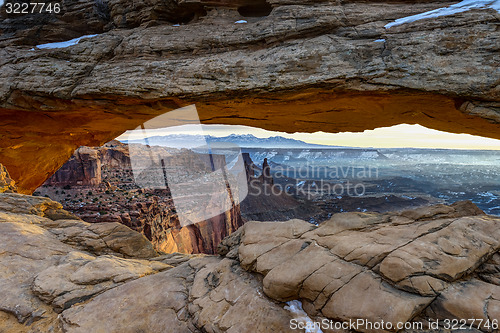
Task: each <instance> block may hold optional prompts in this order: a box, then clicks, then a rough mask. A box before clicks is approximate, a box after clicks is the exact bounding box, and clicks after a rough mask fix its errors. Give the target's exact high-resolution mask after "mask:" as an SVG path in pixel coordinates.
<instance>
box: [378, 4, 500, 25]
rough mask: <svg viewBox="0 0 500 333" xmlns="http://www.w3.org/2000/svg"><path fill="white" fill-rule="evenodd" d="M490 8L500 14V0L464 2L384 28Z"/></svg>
mask: <svg viewBox="0 0 500 333" xmlns="http://www.w3.org/2000/svg"><path fill="white" fill-rule="evenodd" d="M489 8H491V9H494V10H496V11H497V12H499V13H500V0H464V1H462V2H459V3H456V4H454V5H451V6H448V7H443V8H438V9H434V10H431V11H428V12H425V13H421V14H417V15H412V16H407V17H403V18H400V19H397V20H396V21H394V22H391V23H388V24H386V25H385V26H384V27H385V28H386V29H389V28H391V27H394V26H398V25H401V24H405V23H411V22H415V21H418V20H424V19H429V18H436V17H440V16H448V15H454V14H457V13H462V12H466V11H468V10H471V9H489Z"/></svg>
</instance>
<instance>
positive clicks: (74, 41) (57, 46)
mask: <svg viewBox="0 0 500 333" xmlns="http://www.w3.org/2000/svg"><path fill="white" fill-rule="evenodd" d="M95 36H97V35H85V36H81V37H78V38H73V39H71V40H67V41H65V42H56V43H47V44H40V45H37V46H36V48H38V49H62V48H65V47H68V46H72V45H76V44H78V42H80V40H82V39H84V38H92V37H95Z"/></svg>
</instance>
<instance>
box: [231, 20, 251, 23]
mask: <svg viewBox="0 0 500 333" xmlns="http://www.w3.org/2000/svg"><path fill="white" fill-rule="evenodd" d="M234 23H236V24H244V23H248V22H247V21H245V20H238V21H236V22H234Z"/></svg>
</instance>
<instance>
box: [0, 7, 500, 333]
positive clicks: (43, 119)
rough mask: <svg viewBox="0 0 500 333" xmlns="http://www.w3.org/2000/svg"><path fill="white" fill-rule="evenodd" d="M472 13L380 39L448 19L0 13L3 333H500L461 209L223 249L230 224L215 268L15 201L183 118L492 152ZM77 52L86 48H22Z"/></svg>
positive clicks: (139, 11)
mask: <svg viewBox="0 0 500 333" xmlns="http://www.w3.org/2000/svg"><path fill="white" fill-rule="evenodd" d="M23 1H25V0H12V1H11V2H23ZM49 2H50V3H52V4H54V3H56V1H49ZM477 2H480V5H477V6H475V9H470V10H463V11H456V12H455V13H454V14H453V15H446V16H439V17H434V18H432V19H422V20H417V21H414V22H407V23H404V24H396V25H391V26H388V27H386V25H387V24H390V23H392V22H394V21H395V20H397V19H400V18H403V17H408V16H412V15H415V14H419V13H424V12H428V11H431V10H435V9H437V8H443V7H446V6H449V5H452V4H455V3H456V1H435V0H422V1H418V0H414V1H403V0H385V1H384V0H375V1H369V0H366V1H341V0H338V1H334V0H332V1H322V0H267V1H266V0H234V1H230V0H164V1H160V0H137V1H135V0H134V1H125V0H107V1H106V0H80V1H70V0H59V1H58V3H60V4H61V8H62V12H61V14H60V15H55V14H50V15H39V14H33V15H31V14H30V15H24V16H19V15H17V16H16V15H12V14H8V13H7V12H6V7H5V6H3V7H1V8H0V163H1V164H0V192H5V193H0V268H1V269H0V295H1V297H0V332H5V333H19V332H25V333H33V332H52V333H78V332H85V333H87V332H111V333H114V332H120V333H122V332H176V333H177V332H187V333H193V332H265V333H266V332H298V330H293V329H292V328H291V327H290V320H292V319H294V318H296V319H297V318H299V319H300V318H302V319H300V320H305V319H304V318H306V317H307V319H309V320H311V319H312V320H315V321H322V320H323V319H326V320H332V321H335V322H337V323H339V322H348V321H350V320H357V319H360V318H361V319H366V320H368V321H369V322H371V323H380V322H381V321H384V322H386V323H391V324H394V325H396V323H410V324H413V323H417V324H418V323H425V324H426V325H429V324H431V323H436V322H437V321H439V320H441V326H440V328H439V329H428V330H427V329H411V328H407V329H404V330H398V329H396V328H394V327H392V328H388V326H385V328H387V329H377V328H375V329H370V328H366V327H358V328H356V329H345V330H343V329H342V330H334V329H332V330H328V329H325V330H323V332H324V333H327V332H346V333H348V332H349V333H350V332H353V333H354V332H376V333H379V332H380V333H382V332H396V331H399V332H403V333H414V332H429V333H430V332H449V331H450V330H447V329H445V327H444V326H443V323H444V321H445V320H459V319H465V320H469V321H468V322H467V327H469V324H470V320H476V321H475V322H473V324H474V327H473V328H471V329H470V330H467V332H475V333H486V332H495V329H496V331H498V330H497V328H495V327H494V326H493V325H494V324H495V322H494V320H498V318H500V252H499V251H500V217H498V216H492V215H486V214H485V213H484V212H483V211H481V210H480V209H479V208H478V207H476V206H475V205H474V204H473V203H472V202H469V201H462V202H456V203H454V204H452V205H443V204H438V205H434V206H425V207H419V208H416V209H413V210H406V211H398V212H389V213H370V212H363V213H362V212H350V213H339V214H333V215H332V216H331V218H330V219H329V220H327V221H325V222H323V223H321V224H320V225H318V226H316V225H313V224H311V223H308V222H305V221H302V220H299V219H292V220H289V221H286V222H256V221H250V222H246V223H245V224H243V225H242V226H241V228H239V229H238V230H236V229H237V228H238V227H240V225H241V224H242V223H241V224H240V222H242V221H241V220H240V219H238V220H234V221H235V222H237V223H234V225H232V229H231V230H230V232H227V233H224V234H223V235H222V233H221V235H222V236H221V237H220V239H222V238H223V236H226V235H228V234H229V233H230V235H229V236H228V237H225V238H224V239H223V240H222V241H220V239H217V242H213V244H212V249H213V250H214V251H213V252H209V253H214V252H217V254H218V255H203V254H181V253H170V254H165V253H163V252H161V251H160V250H158V249H157V248H155V247H154V246H153V244H152V243H151V242H150V241H149V240H148V239H147V238H146V237H145V236H144V234H141V233H139V232H137V231H134V230H132V229H131V228H129V227H127V226H126V225H124V224H121V223H118V222H116V221H115V222H113V221H108V220H106V221H101V222H99V223H88V222H85V221H82V220H81V219H79V218H78V217H76V216H75V215H73V214H72V213H70V212H68V211H66V210H65V209H63V206H62V204H60V203H57V202H55V201H52V200H51V199H49V198H45V197H41V196H31V195H25V194H30V193H32V192H33V190H34V189H36V188H37V187H38V186H40V185H41V184H42V183H43V182H44V181H45V180H46V179H47V178H49V177H50V175H52V174H53V173H54V172H55V171H56V170H57V169H58V168H59V167H60V166H61V165H62V164H63V163H64V162H65V161H66V160H67V159H68V158H69V157H70V156H71V155H72V154H73V152H74V150H75V149H76V148H77V147H79V146H82V145H86V146H97V145H101V144H103V143H105V142H107V141H109V140H111V139H113V138H115V137H117V136H118V135H120V134H121V133H123V132H124V131H126V130H127V129H134V128H136V127H137V126H139V125H140V124H142V123H144V122H145V121H147V120H149V119H152V118H154V117H155V116H157V115H160V114H163V113H164V112H168V111H170V110H174V109H177V108H179V107H182V106H186V105H191V104H195V105H196V107H197V110H198V112H199V116H200V119H201V121H202V123H206V124H241V125H250V126H255V127H261V128H264V129H268V130H277V131H284V132H296V131H300V132H315V131H324V132H340V131H363V130H366V129H374V128H377V127H382V126H391V125H396V124H400V123H410V124H417V123H418V124H421V125H423V126H426V127H429V128H433V129H438V130H443V131H448V132H455V133H470V134H474V135H480V136H484V137H490V138H496V139H500V90H499V88H498V83H499V78H500V75H499V74H500V72H499V53H500V52H499V51H500V39H499V38H500V34H499V18H500V14H499V13H498V12H497V10H496V9H495V8H490V7H492V6H493V5H492V4H493V1H487V0H478V1H477ZM496 3H498V1H497V2H496ZM488 6H490V7H488ZM497 6H498V5H497ZM236 22H240V23H236ZM84 35H96V36H94V37H88V38H83V39H81V40H80V42H79V43H76V44H74V45H72V46H69V47H64V48H44V47H37V45H41V44H46V43H54V42H62V41H68V40H71V39H74V38H78V37H81V36H84ZM7 171H8V172H7ZM9 173H10V175H9ZM262 179H264V177H262ZM14 181H15V182H14ZM16 185H17V189H18V190H19V192H20V193H22V194H19V193H12V192H15V190H16ZM266 186H267V185H266ZM280 202H281V201H280ZM158 209H159V208H158ZM233 209H235V211H236V208H235V207H233ZM238 209H239V207H238ZM228 215H231V216H233V215H234V216H239V211H236V213H235V214H232V213H231V214H228ZM214 221H215V222H214ZM214 221H212V222H213V224H215V223H219V222H220V221H223V219H222V218H221V219H220V220H217V219H215V220H214ZM225 221H226V222H227V221H233V220H231V219H230V216H227V218H226V220H225ZM167 222H168V221H167ZM205 222H206V221H205ZM212 222H210V223H212ZM210 223H205V224H204V227H203V228H205V229H204V230H205V231H207V230H208V231H207V232H209V233H211V234H213V233H214V232H213V231H214V230H215V229H213V228H211V226H212V225H213V224H210ZM167 224H168V223H167ZM219 224H221V223H219ZM168 226H169V227H170V225H168ZM207 226H208V227H207ZM175 227H177V226H175ZM174 229H175V228H174V227H172V228H170V229H169V230H170V231H169V232H170V233H172V230H174ZM165 230H166V229H165ZM184 230H188V228H185V229H184ZM193 230H194V229H193ZM199 230H202V228H201V227H200V229H199ZM224 230H226V229H224ZM233 231H234V232H233ZM169 235H170V234H169ZM188 235H191V234H188ZM195 236H196V239H197V240H199V239H200V237H205V236H206V234H205V233H203V234H202V233H198V234H196V235H195ZM198 236H200V237H198ZM207 238H208V237H207ZM193 239H194V238H193ZM219 241H220V242H219ZM216 243H217V244H216ZM172 251H173V250H172ZM165 252H170V251H165ZM189 253H194V252H189ZM206 253H208V252H206ZM290 301H292V303H288V306H289V307H286V305H287V304H286V302H290ZM299 301H300V302H301V303H299ZM301 306H302V307H301ZM486 323H488V324H486ZM460 324H461V323H460ZM481 325H482V326H481ZM486 325H488V326H486ZM496 325H498V321H496ZM497 327H498V326H497ZM299 331H301V330H299Z"/></svg>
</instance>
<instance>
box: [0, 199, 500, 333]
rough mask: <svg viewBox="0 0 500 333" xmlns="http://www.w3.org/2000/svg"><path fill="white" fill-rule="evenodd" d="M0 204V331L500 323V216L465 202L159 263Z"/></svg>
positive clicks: (142, 249) (257, 234)
mask: <svg viewBox="0 0 500 333" xmlns="http://www.w3.org/2000/svg"><path fill="white" fill-rule="evenodd" d="M0 203H1V204H0V268H1V269H0V294H1V295H2V297H1V298H0V332H2V333H14V332H15V333H19V332H30V333H35V332H54V333H62V332H68V333H71V332H75V333H77V332H96V333H98V332H106V333H107V332H130V333H135V332H190V333H192V332H213V333H215V332H231V333H240V332H269V333H270V332H292V331H293V330H291V329H290V320H291V319H292V318H296V317H295V315H294V314H293V313H291V312H290V311H288V309H287V308H285V303H284V302H286V301H290V300H300V301H301V302H302V304H303V309H304V311H305V312H306V313H307V315H308V316H309V317H310V318H312V319H313V320H317V321H321V320H323V319H328V320H330V319H331V320H334V321H349V320H356V319H359V318H362V319H366V320H370V321H372V322H380V321H382V320H383V321H385V322H391V323H396V322H406V321H413V322H421V323H423V324H426V323H427V322H429V321H430V320H436V319H440V320H444V319H463V318H472V317H473V318H475V319H483V320H484V321H486V320H490V321H491V320H493V319H496V318H498V317H499V315H500V313H499V309H500V284H499V282H498V277H499V272H500V265H499V264H500V260H499V258H500V254H499V249H500V242H499V241H498V239H500V234H499V231H498V230H500V228H499V227H500V218H494V217H491V216H487V215H485V214H484V213H483V212H482V211H480V210H479V209H478V208H477V207H475V206H474V205H473V204H472V203H470V202H459V203H456V204H454V205H451V206H444V205H437V206H432V207H422V208H419V209H416V210H411V211H405V212H398V213H385V214H376V213H342V214H336V215H334V216H333V217H332V218H331V219H330V220H328V221H326V222H324V223H322V224H321V225H320V226H318V227H317V226H314V225H311V224H309V223H307V222H305V221H301V220H290V221H287V222H248V223H246V224H245V225H244V226H243V227H242V228H240V229H239V230H238V231H236V232H235V233H233V234H232V235H231V236H229V237H227V238H226V239H224V241H223V242H222V243H221V245H220V246H219V253H220V256H213V255H184V254H179V253H172V254H158V253H156V252H154V251H153V250H152V247H151V244H150V243H149V242H148V241H147V240H146V239H145V238H143V236H142V235H140V234H139V233H137V232H135V231H132V230H130V229H128V228H126V227H125V228H126V229H123V228H121V227H117V226H116V225H115V224H114V223H97V224H89V223H86V222H83V221H81V220H78V219H76V218H71V215H70V214H69V213H67V212H65V211H64V210H62V208H61V207H60V205H59V204H58V203H56V202H53V201H51V200H49V199H47V198H41V197H31V196H25V195H20V194H14V193H2V194H0ZM464 300H467V301H465V302H464ZM424 327H425V326H424ZM359 331H361V332H377V333H378V332H385V331H384V330H370V329H365V328H363V327H359ZM427 331H428V332H431V331H429V330H426V331H425V332H427ZM324 332H333V331H328V330H325V331H324ZM334 332H340V331H334ZM342 332H348V331H342ZM405 332H407V333H413V332H414V331H405ZM432 332H436V331H432ZM439 332H447V331H446V330H440V331H439ZM470 332H489V330H487V329H485V328H484V327H475V328H473V329H471V330H470Z"/></svg>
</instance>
